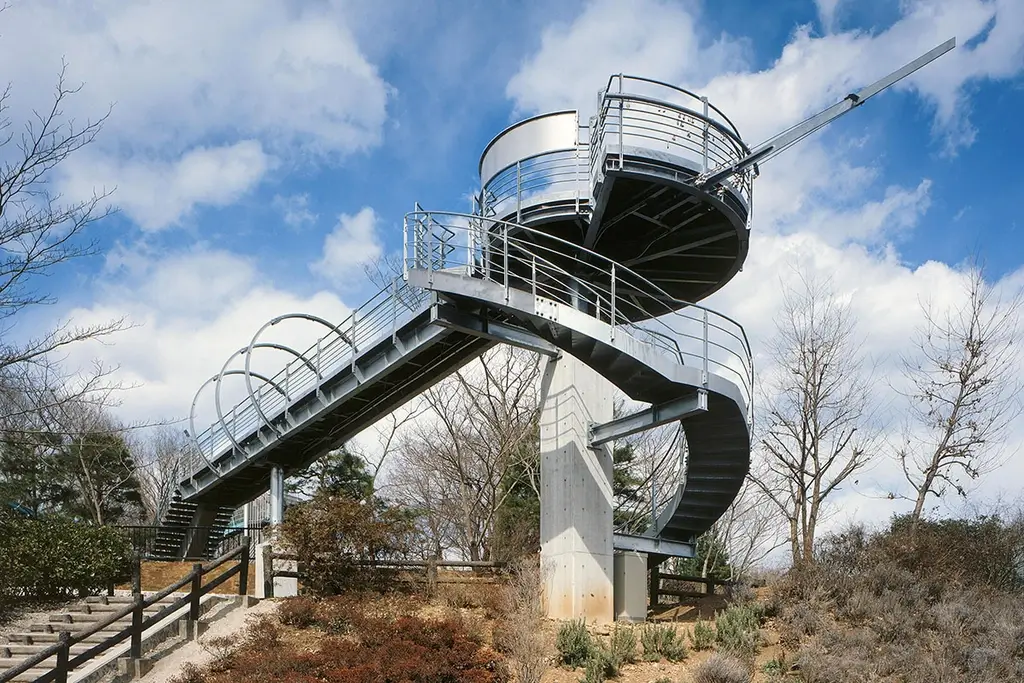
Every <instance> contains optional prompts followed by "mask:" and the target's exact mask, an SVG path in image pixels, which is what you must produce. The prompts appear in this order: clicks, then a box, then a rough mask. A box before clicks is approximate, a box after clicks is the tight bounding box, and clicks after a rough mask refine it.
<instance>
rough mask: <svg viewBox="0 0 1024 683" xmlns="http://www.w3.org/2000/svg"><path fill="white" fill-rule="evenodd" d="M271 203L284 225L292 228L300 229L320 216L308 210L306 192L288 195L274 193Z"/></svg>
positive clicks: (314, 221)
mask: <svg viewBox="0 0 1024 683" xmlns="http://www.w3.org/2000/svg"><path fill="white" fill-rule="evenodd" d="M273 203H274V208H275V209H277V210H278V211H280V212H281V218H282V219H283V220H284V222H285V225H287V226H288V227H290V228H291V229H292V230H301V229H302V228H304V227H306V226H308V225H312V224H313V223H316V220H317V219H318V218H319V217H320V216H319V215H317V214H315V213H313V212H312V211H311V210H310V208H309V195H308V194H306V193H302V194H293V195H288V196H283V195H274V202H273Z"/></svg>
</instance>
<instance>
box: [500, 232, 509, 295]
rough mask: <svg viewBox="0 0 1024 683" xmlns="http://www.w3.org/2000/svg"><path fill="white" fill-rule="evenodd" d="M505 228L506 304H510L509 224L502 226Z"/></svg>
mask: <svg viewBox="0 0 1024 683" xmlns="http://www.w3.org/2000/svg"><path fill="white" fill-rule="evenodd" d="M501 225H502V227H503V228H505V230H504V232H505V303H508V287H509V282H508V280H509V278H508V223H502V224H501Z"/></svg>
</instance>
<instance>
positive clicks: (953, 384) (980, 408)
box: [896, 264, 1024, 525]
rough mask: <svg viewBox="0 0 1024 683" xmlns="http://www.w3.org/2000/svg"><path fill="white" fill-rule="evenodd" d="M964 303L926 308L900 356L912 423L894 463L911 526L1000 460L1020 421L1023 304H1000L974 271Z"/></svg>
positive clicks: (1014, 299)
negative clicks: (908, 496)
mask: <svg viewBox="0 0 1024 683" xmlns="http://www.w3.org/2000/svg"><path fill="white" fill-rule="evenodd" d="M964 290H965V291H964V295H965V296H964V298H965V299H966V300H965V301H964V302H963V303H962V304H960V305H958V306H954V307H953V308H951V309H949V310H947V311H945V312H937V311H936V310H935V309H934V307H932V306H931V305H927V304H923V305H922V310H923V313H924V323H923V325H922V326H921V327H920V328H919V329H918V331H917V334H916V336H915V339H914V351H915V352H914V353H913V354H912V355H910V356H904V357H903V358H902V362H903V376H904V378H905V379H906V381H907V384H908V386H909V389H908V390H907V391H906V392H904V395H905V396H906V397H907V398H908V399H909V400H910V417H909V424H908V425H907V428H906V430H905V431H906V434H907V435H906V436H905V438H904V441H903V443H902V444H901V445H900V447H899V448H898V449H897V452H896V458H897V460H898V461H899V463H900V466H901V467H902V470H903V474H904V476H905V477H906V479H907V481H908V482H909V483H910V486H911V488H912V490H913V492H914V493H913V496H912V500H913V501H914V511H913V512H912V513H911V518H912V520H913V523H914V524H915V525H916V524H917V523H918V521H920V519H921V517H922V515H923V514H924V508H925V503H926V501H927V499H928V496H935V497H936V498H941V497H942V496H943V495H945V493H946V492H947V491H948V490H949V489H952V490H954V491H956V492H957V493H958V494H960V495H961V496H963V495H966V490H965V488H964V483H963V481H962V477H967V478H968V479H976V478H977V477H978V476H979V475H981V474H982V473H983V472H985V471H987V470H988V469H990V468H991V467H993V466H995V465H997V464H998V463H999V461H1000V460H1001V455H1002V444H1003V442H1004V439H1005V436H1006V431H1007V428H1008V427H1009V425H1010V423H1011V422H1012V421H1013V420H1014V418H1016V417H1017V416H1019V415H1020V414H1021V402H1020V398H1019V396H1020V391H1021V389H1022V388H1024V387H1022V382H1021V380H1020V377H1019V374H1018V373H1019V372H1020V356H1019V354H1018V352H1017V343H1018V342H1019V336H1020V320H1019V312H1020V308H1021V303H1022V301H1021V297H1020V295H1019V294H1017V295H1014V296H1012V297H1010V298H1003V297H1001V296H1000V295H999V294H998V293H997V292H996V291H995V290H994V289H993V288H992V287H991V286H990V285H989V284H988V283H987V282H986V281H985V277H984V271H983V269H982V268H981V267H980V266H979V265H977V264H972V265H971V266H970V268H969V269H968V271H967V274H966V279H965V282H964Z"/></svg>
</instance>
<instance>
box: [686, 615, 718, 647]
mask: <svg viewBox="0 0 1024 683" xmlns="http://www.w3.org/2000/svg"><path fill="white" fill-rule="evenodd" d="M690 644H691V645H692V646H693V649H694V650H697V651H698V652H700V651H701V650H710V649H711V648H712V647H714V645H715V629H714V628H713V627H712V626H711V624H709V623H708V622H706V621H704V620H703V619H701V618H699V617H698V618H697V623H695V624H694V625H693V632H692V633H691V634H690Z"/></svg>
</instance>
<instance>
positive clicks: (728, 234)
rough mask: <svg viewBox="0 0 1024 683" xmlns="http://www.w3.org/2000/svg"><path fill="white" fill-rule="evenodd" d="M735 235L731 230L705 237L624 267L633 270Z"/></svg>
mask: <svg viewBox="0 0 1024 683" xmlns="http://www.w3.org/2000/svg"><path fill="white" fill-rule="evenodd" d="M735 235H736V231H735V230H732V229H730V230H727V231H726V232H720V233H718V234H717V235H711V236H710V237H705V238H704V239H700V240H694V241H693V242H687V243H686V244H681V245H679V246H677V247H672V248H671V249H665V250H663V251H658V252H655V253H653V254H646V255H644V256H638V257H636V258H633V259H627V260H625V261H623V262H622V265H624V266H628V267H630V268H632V267H633V266H636V265H639V264H641V263H646V262H648V261H654V260H657V259H660V258H662V257H663V256H672V255H674V254H679V253H681V252H684V251H689V250H691V249H696V248H697V247H703V246H704V245H707V244H713V243H715V242H720V241H722V240H724V239H728V238H729V237H733V236H735Z"/></svg>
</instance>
